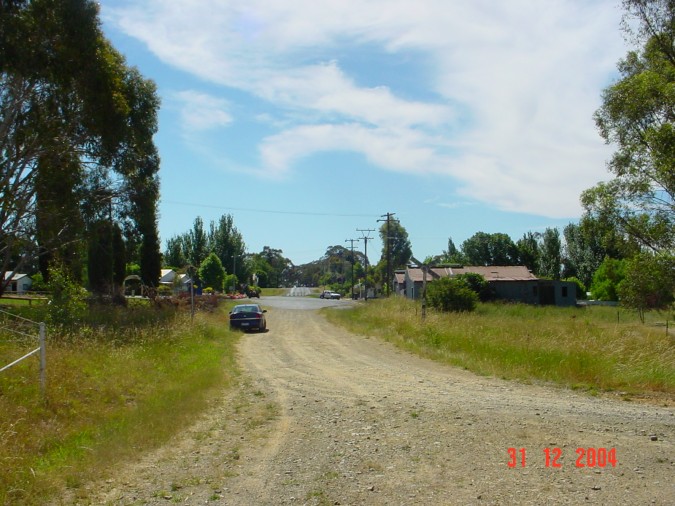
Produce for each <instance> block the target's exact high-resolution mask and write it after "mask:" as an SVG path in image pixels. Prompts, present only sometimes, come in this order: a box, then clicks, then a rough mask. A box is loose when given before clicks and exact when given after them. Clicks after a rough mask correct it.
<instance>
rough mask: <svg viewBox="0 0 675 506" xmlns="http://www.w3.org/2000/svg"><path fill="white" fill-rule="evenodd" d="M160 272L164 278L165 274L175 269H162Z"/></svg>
mask: <svg viewBox="0 0 675 506" xmlns="http://www.w3.org/2000/svg"><path fill="white" fill-rule="evenodd" d="M160 272H161V274H162V275H161V277H162V278H163V277H164V276H166V275H167V274H169V273H170V272H173V269H162V270H161V271H160Z"/></svg>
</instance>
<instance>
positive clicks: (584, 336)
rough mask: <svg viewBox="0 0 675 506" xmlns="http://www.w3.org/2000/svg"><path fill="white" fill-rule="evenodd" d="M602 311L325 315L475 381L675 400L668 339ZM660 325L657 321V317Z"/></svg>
mask: <svg viewBox="0 0 675 506" xmlns="http://www.w3.org/2000/svg"><path fill="white" fill-rule="evenodd" d="M617 311H618V310H617V309H616V308H607V307H589V308H585V309H580V308H556V307H534V306H526V305H505V304H482V305H480V306H479V308H478V309H477V311H475V312H474V313H445V314H443V313H436V312H433V311H429V312H428V314H427V319H426V321H425V322H424V323H422V321H421V315H420V305H419V303H414V302H412V301H408V300H405V299H400V298H391V299H388V300H378V301H372V302H369V303H368V304H367V305H361V306H359V307H358V308H357V309H355V310H354V311H333V312H329V318H330V319H331V320H333V321H336V322H340V323H342V324H343V325H346V326H348V327H349V328H350V329H351V330H353V331H356V332H360V333H363V334H368V335H376V336H378V337H381V338H383V339H386V340H388V341H391V342H393V343H395V344H396V345H397V346H401V347H404V348H406V349H408V350H411V351H414V352H416V353H419V354H421V355H424V356H427V357H430V358H433V359H436V360H441V361H445V362H447V363H450V364H453V365H457V366H460V367H464V368H466V369H468V370H471V371H474V372H476V373H479V374H484V375H492V376H499V377H504V378H512V379H520V380H542V381H548V382H554V383H557V384H560V385H565V386H569V387H571V388H584V389H589V390H622V391H626V392H630V393H633V394H638V393H644V392H665V393H668V394H673V393H675V338H674V337H673V330H671V335H670V336H667V335H666V332H665V329H664V327H655V326H653V325H643V324H641V323H640V322H639V319H638V317H637V315H633V314H631V313H629V312H624V311H620V310H619V312H618V319H617ZM661 316H662V318H663V315H661ZM663 319H665V318H663Z"/></svg>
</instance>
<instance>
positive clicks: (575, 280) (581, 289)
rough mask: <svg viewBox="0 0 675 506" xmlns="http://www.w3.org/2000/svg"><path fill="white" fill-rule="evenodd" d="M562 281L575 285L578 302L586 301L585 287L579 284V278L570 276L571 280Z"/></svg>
mask: <svg viewBox="0 0 675 506" xmlns="http://www.w3.org/2000/svg"><path fill="white" fill-rule="evenodd" d="M563 281H570V282H572V283H574V284H575V285H577V289H576V290H577V299H579V300H584V299H586V287H585V286H584V284H583V283H582V282H581V280H580V279H579V278H575V277H574V276H572V277H571V278H565V279H563Z"/></svg>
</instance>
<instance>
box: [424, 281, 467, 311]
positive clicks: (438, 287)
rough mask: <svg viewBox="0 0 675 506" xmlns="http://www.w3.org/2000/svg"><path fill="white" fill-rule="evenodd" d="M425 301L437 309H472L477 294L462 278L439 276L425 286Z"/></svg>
mask: <svg viewBox="0 0 675 506" xmlns="http://www.w3.org/2000/svg"><path fill="white" fill-rule="evenodd" d="M427 301H428V303H429V305H430V306H431V307H433V308H435V309H438V310H439V311H456V312H460V311H473V310H474V309H476V305H477V304H478V295H477V294H476V292H474V291H473V290H472V289H471V287H470V286H469V285H468V284H467V282H466V281H464V280H462V279H457V278H454V279H453V278H441V279H438V280H436V281H434V282H433V283H430V284H429V286H427Z"/></svg>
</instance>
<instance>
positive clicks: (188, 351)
mask: <svg viewBox="0 0 675 506" xmlns="http://www.w3.org/2000/svg"><path fill="white" fill-rule="evenodd" d="M227 307H228V306H225V305H223V306H221V308H219V309H217V310H216V311H215V312H214V313H213V314H207V313H198V315H197V317H196V318H195V321H194V323H192V324H191V323H190V319H189V316H187V315H186V314H185V313H182V314H175V312H174V311H173V310H169V309H167V310H163V311H157V310H155V309H153V308H150V307H147V306H146V307H130V308H127V309H115V310H111V309H110V308H107V309H106V310H105V311H101V312H99V313H98V314H90V316H89V321H90V324H88V325H84V326H82V327H81V328H80V329H78V330H77V331H76V332H74V333H73V332H71V333H61V334H57V333H55V331H53V330H50V331H49V335H48V347H47V350H48V351H47V390H46V399H44V400H43V399H42V398H41V395H40V390H39V381H38V376H39V375H38V359H37V358H36V357H30V358H29V359H27V360H24V361H23V362H22V363H21V364H20V365H17V366H15V367H13V368H11V369H9V370H7V371H4V372H3V373H0V448H1V449H2V450H1V456H2V465H0V504H41V503H43V501H44V499H45V498H46V497H49V496H50V495H51V494H52V493H54V492H55V491H58V490H62V489H63V488H64V487H71V488H77V487H79V486H80V485H81V484H83V483H85V482H88V481H90V480H92V479H95V478H98V477H100V476H102V475H103V473H105V472H106V471H107V470H108V469H109V468H111V467H112V466H114V465H115V463H118V462H120V461H122V460H124V459H125V458H128V457H130V456H132V455H137V454H139V453H142V452H143V451H145V450H148V449H151V448H154V447H157V446H159V445H161V444H162V443H165V442H166V441H168V440H169V439H170V438H171V436H172V435H174V434H176V433H177V432H178V431H180V430H181V429H182V428H184V427H185V426H187V425H188V424H189V423H190V422H192V421H194V417H195V415H196V414H198V413H199V412H200V411H202V410H204V409H205V408H206V407H207V406H208V404H209V401H210V400H211V399H212V398H213V395H214V394H215V393H216V392H221V391H222V389H223V388H225V387H227V386H228V385H229V384H230V383H231V382H232V381H233V379H234V378H235V377H236V375H237V371H236V365H235V359H234V344H235V342H236V340H237V337H236V336H237V334H233V333H230V332H229V330H228V325H227V319H226V318H227ZM39 311H40V309H39V308H37V309H36V308H33V309H30V310H29V309H28V308H24V311H23V314H24V316H26V317H29V318H31V319H40V314H39ZM34 347H35V343H34V342H29V340H28V339H23V338H19V340H18V341H17V338H16V337H10V336H9V335H8V334H6V333H4V332H2V331H0V364H2V365H5V364H7V363H9V362H11V361H13V360H15V359H16V358H18V357H19V356H21V355H23V354H24V353H26V352H27V351H30V350H31V349H33V348H34Z"/></svg>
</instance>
